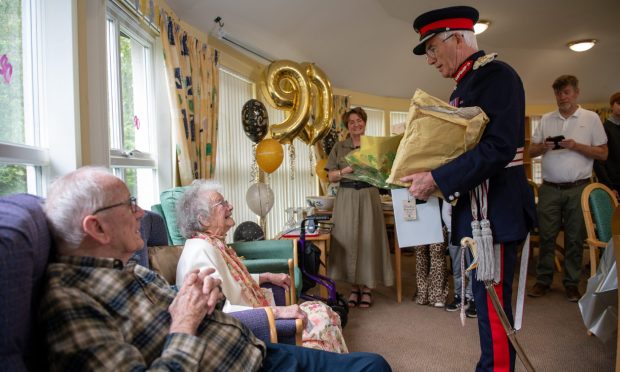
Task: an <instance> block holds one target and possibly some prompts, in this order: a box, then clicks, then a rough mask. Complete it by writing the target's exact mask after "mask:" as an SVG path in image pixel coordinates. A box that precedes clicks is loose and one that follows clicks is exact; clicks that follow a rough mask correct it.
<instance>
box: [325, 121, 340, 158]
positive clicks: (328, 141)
mask: <svg viewBox="0 0 620 372" xmlns="http://www.w3.org/2000/svg"><path fill="white" fill-rule="evenodd" d="M336 142H338V133H336V131H335V130H334V128H333V127H332V128H331V129H330V130H329V132H327V134H326V135H325V137H323V139H322V140H321V143H322V144H323V151H325V154H326V155H329V153H330V152H332V149H333V148H334V145H336Z"/></svg>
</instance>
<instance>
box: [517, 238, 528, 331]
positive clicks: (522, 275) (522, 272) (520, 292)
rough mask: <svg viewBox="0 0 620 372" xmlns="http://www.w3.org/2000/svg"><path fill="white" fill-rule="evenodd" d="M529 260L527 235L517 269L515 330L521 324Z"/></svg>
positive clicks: (518, 328)
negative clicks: (517, 285)
mask: <svg viewBox="0 0 620 372" xmlns="http://www.w3.org/2000/svg"><path fill="white" fill-rule="evenodd" d="M529 258H530V234H527V238H525V242H524V243H523V249H522V250H521V267H520V268H519V288H518V289H517V308H516V309H515V329H516V330H517V331H518V330H520V329H521V324H522V323H523V304H524V303H525V281H526V279H527V264H528V261H529Z"/></svg>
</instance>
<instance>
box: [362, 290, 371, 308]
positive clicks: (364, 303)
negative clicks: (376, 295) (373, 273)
mask: <svg viewBox="0 0 620 372" xmlns="http://www.w3.org/2000/svg"><path fill="white" fill-rule="evenodd" d="M364 296H368V300H367V301H366V300H362V299H363V298H364ZM362 299H360V300H361V301H360V302H359V307H360V309H367V308H369V307H370V306H371V305H372V292H366V291H363V292H362Z"/></svg>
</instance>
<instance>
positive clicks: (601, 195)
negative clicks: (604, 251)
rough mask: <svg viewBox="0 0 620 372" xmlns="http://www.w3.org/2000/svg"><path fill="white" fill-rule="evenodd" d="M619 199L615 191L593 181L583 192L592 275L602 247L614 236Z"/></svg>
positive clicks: (582, 206) (582, 199)
mask: <svg viewBox="0 0 620 372" xmlns="http://www.w3.org/2000/svg"><path fill="white" fill-rule="evenodd" d="M617 206H618V201H617V200H616V197H615V195H614V193H613V192H612V191H611V190H610V189H609V188H608V187H607V186H605V185H603V184H602V183H592V184H589V185H588V186H586V187H585V188H584V189H583V192H582V193H581V209H582V210H583V219H584V223H585V225H586V231H587V234H588V236H587V239H586V243H587V244H588V247H589V249H590V276H594V274H596V267H597V265H598V261H599V256H600V252H599V250H600V249H601V248H605V247H606V246H607V242H609V240H610V239H611V237H612V232H611V218H612V214H613V213H614V210H615V209H616V207H617Z"/></svg>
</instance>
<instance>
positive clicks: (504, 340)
mask: <svg viewBox="0 0 620 372" xmlns="http://www.w3.org/2000/svg"><path fill="white" fill-rule="evenodd" d="M519 243H520V242H510V243H502V244H501V250H502V275H501V281H500V283H499V284H497V285H496V286H495V287H494V289H495V293H497V297H499V300H500V303H501V304H502V307H503V308H504V312H505V313H506V315H507V316H508V319H509V320H510V324H513V323H514V319H513V316H512V280H513V278H514V273H515V263H516V260H517V247H518V246H519V245H520V244H519ZM472 280H473V283H472V284H473V288H472V289H473V292H474V301H476V310H478V333H479V335H480V349H481V350H482V354H481V356H480V360H479V361H478V364H477V365H476V371H477V372H482V371H489V372H491V371H493V372H498V371H514V369H515V356H516V354H515V349H514V348H513V347H512V344H511V343H510V341H509V340H508V336H507V335H506V331H505V330H504V327H503V326H502V323H501V321H500V319H499V316H498V315H497V312H496V311H495V308H494V307H493V303H492V302H491V298H490V297H489V294H488V293H487V291H486V289H485V287H484V283H483V282H479V281H477V280H476V274H475V272H474V274H473V275H472Z"/></svg>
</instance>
